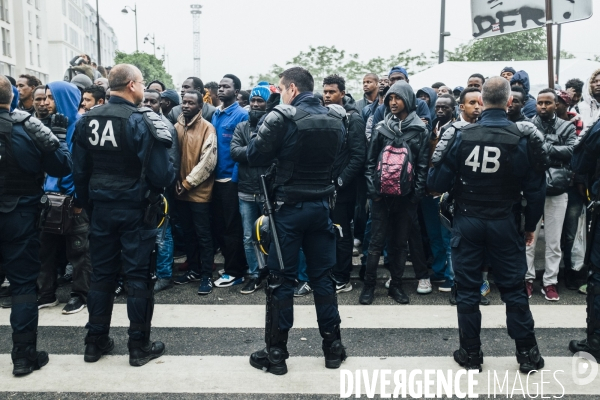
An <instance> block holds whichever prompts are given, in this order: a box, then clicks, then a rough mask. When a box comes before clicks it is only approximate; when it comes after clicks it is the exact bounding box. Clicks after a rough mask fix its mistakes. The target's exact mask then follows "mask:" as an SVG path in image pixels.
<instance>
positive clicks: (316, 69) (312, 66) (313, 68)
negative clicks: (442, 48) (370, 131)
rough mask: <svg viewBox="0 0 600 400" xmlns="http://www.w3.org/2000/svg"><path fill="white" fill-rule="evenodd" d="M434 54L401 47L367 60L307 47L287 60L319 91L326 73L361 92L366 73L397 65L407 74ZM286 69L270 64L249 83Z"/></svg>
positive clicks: (330, 49) (427, 62) (273, 77)
mask: <svg viewBox="0 0 600 400" xmlns="http://www.w3.org/2000/svg"><path fill="white" fill-rule="evenodd" d="M436 57H437V56H435V57H434V55H433V54H432V55H430V56H429V57H428V56H426V55H425V54H423V53H421V54H418V55H413V54H412V52H411V50H410V49H408V50H404V51H401V52H400V53H398V54H395V55H392V56H390V57H387V58H383V57H376V58H373V59H371V60H368V61H367V62H363V61H361V60H360V59H359V55H358V54H350V53H347V52H346V51H345V50H339V49H337V48H336V47H335V46H332V47H327V46H318V47H313V46H310V47H309V50H308V51H306V52H304V51H302V52H300V54H298V55H297V56H296V57H294V58H292V59H291V60H290V61H288V62H286V63H285V65H286V67H288V66H300V67H303V68H306V69H308V70H309V71H310V72H311V74H312V75H313V78H314V79H315V90H319V88H320V87H321V84H322V82H323V78H325V77H326V76H327V75H331V74H338V75H341V76H343V77H344V79H346V87H347V91H350V92H353V93H360V92H361V89H360V88H361V86H362V78H363V76H364V75H365V74H366V73H369V72H374V73H376V74H387V72H388V71H389V70H390V69H391V68H392V67H393V66H396V65H402V66H403V67H405V68H406V69H407V71H408V73H409V74H414V73H416V72H419V71H422V70H424V69H427V68H429V67H430V66H431V65H432V64H434V63H435V62H436V61H437V58H436ZM284 69H285V68H284V67H282V66H279V65H277V64H275V65H273V66H272V67H271V69H270V70H269V71H268V72H267V73H263V74H259V75H258V76H251V77H250V85H252V86H254V85H255V84H256V83H257V82H259V81H262V80H265V81H268V82H270V83H277V82H279V74H280V73H281V72H283V70H284Z"/></svg>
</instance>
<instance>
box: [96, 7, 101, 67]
mask: <svg viewBox="0 0 600 400" xmlns="http://www.w3.org/2000/svg"><path fill="white" fill-rule="evenodd" d="M96 36H97V38H96V39H97V41H96V44H97V45H98V57H97V58H98V65H102V51H101V50H100V10H99V9H98V0H96Z"/></svg>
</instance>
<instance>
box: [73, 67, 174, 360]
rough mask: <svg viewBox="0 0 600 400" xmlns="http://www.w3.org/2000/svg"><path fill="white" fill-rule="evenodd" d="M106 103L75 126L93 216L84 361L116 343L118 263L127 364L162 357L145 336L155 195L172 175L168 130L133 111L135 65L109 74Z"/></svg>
mask: <svg viewBox="0 0 600 400" xmlns="http://www.w3.org/2000/svg"><path fill="white" fill-rule="evenodd" d="M109 85H110V88H111V97H110V100H109V102H108V104H106V105H104V106H102V107H97V108H94V109H92V110H90V111H89V112H88V113H86V114H85V115H84V116H83V117H82V118H81V119H80V121H79V122H78V124H77V127H76V130H75V140H74V142H75V143H74V146H73V158H74V159H77V168H74V173H73V177H74V180H75V191H76V194H77V198H78V199H80V200H81V202H82V204H83V205H84V207H86V211H88V214H90V215H91V223H90V236H89V237H90V255H91V259H92V267H93V272H92V277H91V284H90V290H89V292H88V311H89V315H90V316H89V321H88V323H87V325H86V328H87V329H88V334H87V336H86V338H85V343H86V348H85V355H84V360H85V361H86V362H96V361H98V360H99V359H100V358H101V357H102V355H104V354H108V353H109V352H111V351H112V349H113V347H114V342H113V340H112V339H111V338H110V337H109V336H108V332H109V329H110V319H111V314H112V307H113V295H114V291H115V282H116V278H117V274H118V273H119V270H120V268H121V266H123V269H124V271H125V275H126V278H127V282H128V285H129V286H128V294H129V297H128V298H127V314H128V316H129V320H130V326H129V331H128V333H129V342H128V343H127V345H128V348H129V364H130V365H132V366H142V365H144V364H146V363H148V362H149V361H150V360H152V359H154V358H157V357H160V356H161V355H162V354H163V353H164V351H165V346H164V344H163V343H162V342H159V341H156V342H152V341H150V322H151V320H152V312H153V304H154V301H153V297H152V293H153V290H152V289H153V285H152V280H151V276H150V259H151V254H152V251H153V249H154V244H155V242H156V235H157V229H156V228H157V220H158V214H159V213H160V211H162V210H161V207H160V205H161V197H160V194H161V192H162V191H163V188H164V187H166V186H169V185H170V184H171V183H172V182H173V180H174V179H175V172H174V170H173V164H172V163H171V162H170V161H169V155H168V154H167V148H169V147H170V146H171V141H172V138H171V134H170V132H169V130H168V129H167V127H166V125H165V124H164V123H163V122H162V120H161V119H160V117H159V116H158V115H156V114H155V113H154V112H153V111H152V110H150V109H149V108H141V109H138V106H139V105H140V103H141V102H142V100H143V98H144V89H145V86H146V83H145V82H144V80H143V77H142V73H141V72H140V70H139V69H137V68H136V67H135V66H133V65H129V64H120V65H117V66H115V67H114V68H113V69H112V71H111V73H110V75H109Z"/></svg>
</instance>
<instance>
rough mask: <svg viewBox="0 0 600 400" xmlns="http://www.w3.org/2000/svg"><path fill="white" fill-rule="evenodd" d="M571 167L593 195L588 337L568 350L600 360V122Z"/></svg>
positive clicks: (583, 141) (578, 148)
mask: <svg viewBox="0 0 600 400" xmlns="http://www.w3.org/2000/svg"><path fill="white" fill-rule="evenodd" d="M571 167H572V168H573V172H575V173H576V174H583V175H587V176H588V182H589V188H588V189H589V191H590V193H591V195H592V204H590V209H591V210H592V226H591V230H590V233H589V235H590V237H589V238H588V248H587V253H586V257H585V263H586V265H588V267H589V272H588V280H587V319H586V321H587V330H586V333H587V337H586V338H585V339H583V340H572V341H571V343H569V350H571V351H572V352H573V353H577V352H582V351H583V352H586V353H589V354H591V355H592V356H593V357H595V358H596V361H597V362H598V360H600V225H599V224H598V214H600V120H599V121H597V122H596V123H595V124H594V125H593V126H592V127H591V128H590V130H589V131H588V132H587V133H586V134H585V136H583V138H582V139H581V141H580V142H579V144H577V145H576V146H575V149H574V150H573V158H572V159H571Z"/></svg>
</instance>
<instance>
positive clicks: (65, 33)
mask: <svg viewBox="0 0 600 400" xmlns="http://www.w3.org/2000/svg"><path fill="white" fill-rule="evenodd" d="M64 26H65V30H64V32H63V40H64V41H65V42H68V41H69V32H68V31H67V24H65V25H64Z"/></svg>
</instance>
